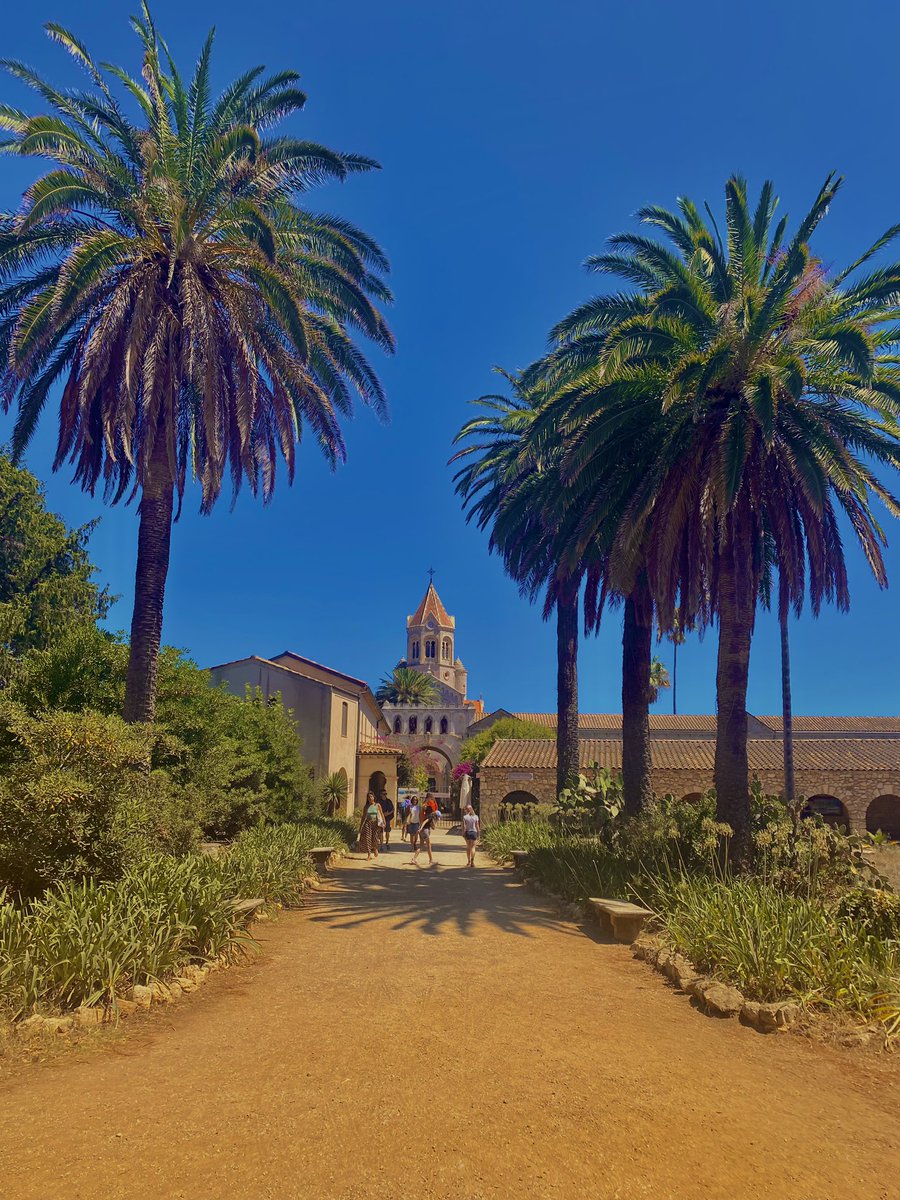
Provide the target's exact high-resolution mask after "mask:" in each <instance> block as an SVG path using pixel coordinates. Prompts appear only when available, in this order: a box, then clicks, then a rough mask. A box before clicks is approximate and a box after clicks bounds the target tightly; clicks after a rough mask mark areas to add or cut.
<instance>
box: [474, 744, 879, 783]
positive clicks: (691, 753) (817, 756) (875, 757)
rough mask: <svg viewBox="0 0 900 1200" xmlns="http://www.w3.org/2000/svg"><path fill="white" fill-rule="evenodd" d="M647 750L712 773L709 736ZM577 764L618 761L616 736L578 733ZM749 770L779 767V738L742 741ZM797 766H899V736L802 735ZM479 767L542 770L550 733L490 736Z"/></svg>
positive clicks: (660, 761)
mask: <svg viewBox="0 0 900 1200" xmlns="http://www.w3.org/2000/svg"><path fill="white" fill-rule="evenodd" d="M650 753H651V756H652V760H653V766H654V767H655V768H656V769H657V770H692V771H706V772H709V773H710V774H712V771H713V767H714V763H715V754H716V743H715V742H714V741H713V740H712V739H709V738H690V739H688V738H658V739H654V741H653V742H652V743H651V747H650ZM578 758H579V762H580V765H581V766H582V767H586V766H589V765H590V764H591V763H594V762H598V763H600V765H601V766H602V767H611V768H613V769H619V768H621V766H622V743H621V741H620V740H619V739H618V738H596V739H593V738H582V739H581V740H580V741H579V743H578ZM747 758H748V759H749V764H750V770H751V771H767V770H768V771H780V770H782V769H783V768H784V756H783V753H782V748H781V743H780V742H778V741H774V740H756V739H751V740H749V741H748V742H747ZM794 762H795V766H796V769H797V770H798V771H897V770H900V738H883V739H875V738H868V739H860V738H857V739H854V738H845V739H841V740H840V741H837V742H827V741H806V742H796V743H795V744H794ZM485 767H501V768H507V769H508V768H522V767H524V768H526V769H531V770H546V769H550V768H553V769H555V767H556V742H555V741H552V740H550V739H546V740H545V739H543V738H540V739H534V740H530V739H522V740H517V739H512V738H504V739H501V740H500V741H498V742H495V743H494V745H493V746H492V747H491V749H490V753H489V754H488V756H487V757H486V758H485V760H484V763H483V764H482V769H484V768H485Z"/></svg>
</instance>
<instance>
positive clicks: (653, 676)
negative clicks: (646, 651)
mask: <svg viewBox="0 0 900 1200" xmlns="http://www.w3.org/2000/svg"><path fill="white" fill-rule="evenodd" d="M671 686H672V681H671V680H670V679H669V672H668V671H667V670H666V668H665V667H664V666H663V662H662V659H661V658H658V657H657V656H656V655H655V654H654V656H653V659H652V661H651V663H650V703H651V704H655V703H656V701H657V700H658V699H659V693H660V692H661V691H662V690H663V688H667V687H671Z"/></svg>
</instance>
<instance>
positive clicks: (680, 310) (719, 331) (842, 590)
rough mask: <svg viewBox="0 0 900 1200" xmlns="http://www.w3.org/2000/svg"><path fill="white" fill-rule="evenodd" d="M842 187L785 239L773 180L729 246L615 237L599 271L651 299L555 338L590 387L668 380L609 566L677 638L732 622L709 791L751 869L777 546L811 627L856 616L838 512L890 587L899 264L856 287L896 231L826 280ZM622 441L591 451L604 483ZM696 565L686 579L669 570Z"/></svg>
mask: <svg viewBox="0 0 900 1200" xmlns="http://www.w3.org/2000/svg"><path fill="white" fill-rule="evenodd" d="M839 184H840V180H839V179H836V178H835V177H833V176H829V178H828V179H827V180H826V182H825V185H824V186H823V188H822V189H821V191H820V193H819V195H818V196H817V198H816V200H815V202H814V204H813V205H812V208H811V209H810V211H809V212H808V213H807V214H806V216H805V217H804V218H803V220H802V221H801V222H800V224H799V226H798V227H797V229H796V232H795V233H794V234H793V236H791V237H790V238H789V239H786V237H785V234H786V230H787V218H783V219H782V220H781V221H780V222H779V223H778V225H777V227H776V228H775V229H774V232H773V230H772V222H773V220H774V214H775V209H776V205H777V198H776V197H775V195H774V191H773V188H772V185H771V184H770V183H766V184H765V185H764V186H763V188H762V191H761V194H760V198H759V202H758V204H757V205H756V207H755V209H754V210H753V211H752V212H751V209H750V207H749V205H748V200H747V189H746V184H745V183H744V181H743V180H741V179H739V178H732V179H730V180H729V181H728V183H727V185H726V189H725V215H726V235H725V239H723V238H722V237H721V236H720V234H719V231H718V229H717V227H716V224H715V220H714V218H713V217H712V214H711V212H709V210H708V209H707V212H708V213H709V223H708V224H707V222H706V221H705V220H704V219H703V218H702V217H701V215H700V212H699V210H698V209H697V207H696V206H695V205H694V204H693V203H691V202H690V201H689V200H681V201H679V206H678V207H679V211H678V212H677V213H672V212H668V211H667V210H665V209H662V208H658V207H649V208H645V209H642V210H641V212H640V213H639V216H640V218H641V220H642V221H643V222H644V223H645V224H649V225H651V226H653V227H655V228H657V229H661V230H662V231H663V232H664V234H665V235H666V236H667V238H668V240H669V242H671V244H672V245H671V246H669V245H666V244H664V243H663V242H661V241H659V240H656V239H654V238H652V237H649V236H646V235H643V234H633V233H626V234H620V235H618V236H616V237H614V238H612V239H611V241H610V251H609V252H608V253H605V254H601V255H599V256H597V257H596V258H594V259H592V260H590V262H591V265H592V267H593V268H594V269H596V270H598V271H601V272H603V273H604V274H605V275H607V276H611V277H618V278H624V279H625V280H627V281H629V282H630V283H631V284H633V285H636V286H637V291H636V292H635V293H618V294H613V295H608V296H601V297H598V298H597V299H596V300H594V301H591V302H589V303H588V304H586V305H583V306H582V308H581V309H580V310H577V311H576V313H575V314H573V316H572V317H571V318H569V320H568V321H567V323H566V324H565V327H564V328H562V329H561V330H560V331H559V337H560V340H561V341H562V343H563V349H564V351H565V354H566V355H568V357H569V360H570V361H577V360H578V359H579V356H580V358H581V359H583V360H584V361H586V362H587V361H589V362H590V368H591V371H592V372H593V375H594V378H595V379H597V378H599V379H605V380H607V381H609V380H611V379H614V378H616V377H617V376H618V375H619V374H620V373H625V374H626V375H627V374H628V373H634V372H636V371H638V370H640V371H642V372H644V373H645V374H646V375H648V376H649V375H652V374H653V373H654V372H656V373H658V374H659V376H660V377H661V380H662V386H661V387H660V389H659V390H658V391H656V393H655V394H654V392H653V389H650V388H648V389H647V394H646V395H645V397H644V398H643V399H640V398H638V399H636V407H637V408H638V409H639V410H643V412H644V413H645V414H646V419H647V421H648V423H652V424H654V425H655V427H656V428H657V435H658V442H657V454H656V457H655V466H654V468H653V469H651V470H650V471H648V472H647V473H646V475H645V476H644V477H643V478H642V479H641V480H640V483H639V486H638V487H637V488H636V489H635V492H634V494H633V496H632V499H631V504H630V508H629V513H628V518H627V520H626V521H624V522H623V524H622V529H621V534H620V537H619V539H618V544H617V546H616V553H615V556H616V557H619V558H620V559H621V561H624V562H625V563H626V564H627V563H628V562H629V561H631V562H632V564H633V562H634V560H635V557H636V556H638V557H639V560H640V561H641V562H643V563H644V564H645V565H646V568H647V571H648V574H649V577H650V584H651V590H652V592H653V595H654V599H655V602H656V605H657V608H658V610H659V617H660V620H661V622H662V624H663V626H664V627H668V626H671V624H672V621H673V618H674V616H675V614H676V612H678V613H679V615H680V616H681V617H682V618H683V619H685V620H692V619H695V618H696V617H698V616H699V617H700V618H702V615H703V607H704V603H706V602H708V603H710V604H711V605H712V606H713V610H714V611H715V613H716V615H717V617H718V623H719V654H718V666H717V675H716V693H717V706H718V718H717V737H716V758H715V784H716V790H717V796H718V815H719V819H720V820H722V821H725V822H727V823H728V824H729V825H731V827H732V829H733V831H734V836H733V839H732V851H733V853H734V854H735V855H736V856H737V857H741V856H743V855H745V854H746V853H747V852H748V850H749V815H750V798H749V783H748V764H747V713H746V694H747V679H748V670H749V659H750V644H751V638H752V633H753V625H754V618H755V609H756V603H757V597H758V595H759V587H760V579H761V575H762V572H763V563H764V557H765V554H764V546H765V541H766V538H767V537H771V539H772V545H773V547H774V552H775V555H776V562H777V566H778V570H779V573H780V577H781V579H782V581H783V586H784V588H785V593H786V596H787V598H788V601H789V602H790V603H797V602H798V601H799V599H800V598H802V595H803V590H804V588H805V586H806V583H807V577H808V585H809V594H810V600H811V603H812V607H813V611H814V612H815V611H818V607H819V605H820V604H821V602H822V601H823V600H834V601H836V602H837V604H838V605H839V606H840V607H842V608H846V607H847V605H848V603H849V590H848V582H847V572H846V564H845V560H844V552H843V546H842V543H841V536H840V526H839V523H838V514H839V513H843V514H844V515H845V517H846V518H847V519H848V520H849V524H850V526H851V528H852V529H853V532H854V534H855V536H856V537H857V539H858V541H859V543H860V545H861V546H862V549H863V552H864V553H865V555H866V558H867V560H868V562H869V564H870V566H871V568H872V570H873V572H874V575H875V578H876V579H877V581H878V582H879V584H881V585H882V586H883V585H884V584H885V582H886V579H885V572H884V563H883V559H882V554H881V546H882V545H883V542H884V535H883V532H882V530H881V528H880V526H879V524H878V522H877V520H876V518H875V515H874V513H873V511H872V501H873V499H874V498H877V499H878V500H880V501H881V502H883V503H884V505H885V507H886V508H887V510H888V511H889V512H890V513H892V514H894V515H896V514H897V513H898V511H900V510H898V503H897V501H896V500H895V498H894V496H893V495H892V494H891V492H890V491H889V490H888V488H887V487H886V486H885V485H884V484H883V483H882V482H881V481H880V480H879V478H878V477H877V475H876V473H875V469H874V468H875V467H877V466H878V465H887V466H891V467H896V466H897V464H898V461H900V438H898V426H897V423H896V420H895V417H894V414H895V413H896V411H897V409H898V403H900V379H898V366H897V359H896V358H895V344H896V341H897V334H896V320H897V316H898V305H900V265H897V264H889V265H887V266H883V267H879V268H876V269H874V270H871V269H870V270H867V272H866V273H864V274H863V275H862V276H861V277H859V276H858V275H857V274H856V273H857V272H858V271H859V269H860V268H861V267H863V266H864V264H866V263H867V262H868V261H869V260H870V259H871V257H872V255H873V254H875V253H876V252H877V251H878V250H879V249H881V248H882V247H883V246H885V245H886V244H887V243H888V241H890V240H891V238H893V237H894V236H895V235H896V233H897V232H898V228H897V227H895V228H893V229H891V230H889V231H888V232H887V233H886V234H885V235H884V236H883V237H882V238H880V239H879V240H878V242H876V243H875V245H874V246H873V247H872V248H870V249H869V250H868V251H867V252H866V253H865V254H863V255H862V256H861V257H860V258H859V259H857V260H856V261H855V262H854V263H852V264H851V265H850V266H849V267H848V268H847V269H846V270H844V271H842V272H840V273H837V274H834V275H832V274H830V273H829V272H827V271H826V270H825V269H824V268H823V267H822V265H821V263H819V262H817V261H816V260H814V259H813V258H812V256H811V253H810V250H809V241H810V238H811V237H812V235H813V233H814V231H815V229H816V227H817V226H818V224H819V223H820V221H821V220H822V218H823V217H824V216H825V214H826V212H827V209H828V206H829V204H830V202H831V201H832V199H833V198H834V196H835V194H836V192H837V190H838V187H839ZM610 444H611V443H610V439H609V438H608V437H607V438H604V437H602V436H598V437H597V438H596V439H595V444H594V446H593V447H592V455H593V458H594V460H595V469H599V465H600V464H602V462H603V461H609V452H610ZM604 456H606V458H605V459H604ZM683 563H687V564H688V567H689V570H688V571H687V572H686V573H685V572H684V571H680V570H678V569H673V567H677V566H678V565H679V564H683ZM632 569H633V566H632ZM704 597H706V600H704Z"/></svg>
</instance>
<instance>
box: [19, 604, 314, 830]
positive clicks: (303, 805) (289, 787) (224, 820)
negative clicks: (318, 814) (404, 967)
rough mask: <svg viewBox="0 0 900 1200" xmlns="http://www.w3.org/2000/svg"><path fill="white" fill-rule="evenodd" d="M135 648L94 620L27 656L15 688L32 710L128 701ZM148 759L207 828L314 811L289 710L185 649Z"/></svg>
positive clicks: (175, 661)
mask: <svg viewBox="0 0 900 1200" xmlns="http://www.w3.org/2000/svg"><path fill="white" fill-rule="evenodd" d="M127 664H128V647H127V646H126V645H124V644H123V643H122V642H121V641H120V640H118V639H116V638H113V637H111V636H109V635H108V634H105V633H104V632H102V631H101V630H99V629H96V628H89V627H84V628H78V629H74V630H70V631H68V632H67V633H66V634H64V635H63V636H61V637H60V638H59V639H58V640H57V641H56V642H55V643H54V644H53V645H52V646H49V647H48V648H46V649H44V650H40V651H33V652H32V653H31V654H29V655H27V656H26V658H25V659H24V660H23V662H22V667H21V670H20V671H19V673H18V676H17V678H16V680H15V682H14V685H13V687H12V688H11V689H10V694H11V696H12V697H13V698H14V699H15V700H17V701H18V702H19V703H20V704H21V705H22V706H23V707H25V708H26V709H27V710H28V711H29V712H31V713H40V712H44V711H48V710H51V709H68V710H71V711H75V712H78V711H82V710H86V709H96V710H98V711H99V712H100V713H103V714H105V715H108V716H111V715H113V714H115V713H117V712H118V711H119V710H120V708H121V703H122V697H123V695H124V691H125V672H126V669H127ZM156 716H157V720H156V722H155V723H154V726H153V737H152V738H151V739H150V743H149V744H150V758H149V761H150V764H151V766H152V767H153V768H154V769H155V770H157V771H164V772H165V774H166V776H167V777H168V778H169V780H170V781H171V787H172V789H173V790H175V791H176V792H178V793H179V794H180V795H181V796H182V797H183V801H184V804H185V805H186V806H187V807H189V808H190V809H192V810H193V812H194V813H195V814H196V822H197V823H198V824H199V825H200V826H201V827H202V828H203V830H204V832H206V833H207V834H210V835H213V836H217V837H233V836H234V835H235V834H236V833H238V832H239V831H240V830H241V829H244V828H247V827H248V826H249V825H253V824H255V823H256V822H257V821H258V820H260V819H264V820H267V821H286V820H295V819H297V818H298V817H301V816H304V815H309V814H310V813H312V812H314V811H316V808H317V801H316V797H315V791H314V788H313V785H312V780H311V777H310V771H309V768H308V767H307V766H306V764H305V763H304V762H303V760H302V758H301V745H300V740H299V737H298V734H297V731H296V727H295V726H294V724H293V721H292V720H291V717H290V715H289V714H288V713H287V712H286V711H285V709H284V708H283V706H282V705H281V704H280V703H268V704H267V703H266V702H265V701H264V700H263V699H262V697H261V696H260V695H258V694H255V695H253V694H251V695H248V696H247V697H245V699H244V700H240V699H239V698H237V697H235V696H233V695H231V694H230V693H228V692H226V691H225V690H224V688H216V687H213V686H212V685H211V684H210V680H209V675H208V674H207V672H206V671H203V670H201V669H200V668H199V667H198V666H196V664H195V663H193V662H191V660H190V659H188V658H187V657H186V656H185V655H184V654H183V653H182V652H181V651H179V650H175V649H173V648H172V647H165V648H164V649H163V650H162V652H161V654H160V659H159V675H158V692H157V709H156Z"/></svg>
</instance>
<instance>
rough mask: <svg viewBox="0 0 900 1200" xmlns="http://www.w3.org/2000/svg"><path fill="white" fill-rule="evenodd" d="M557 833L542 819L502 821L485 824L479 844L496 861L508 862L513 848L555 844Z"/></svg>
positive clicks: (524, 848) (534, 847)
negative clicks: (495, 823) (497, 823)
mask: <svg viewBox="0 0 900 1200" xmlns="http://www.w3.org/2000/svg"><path fill="white" fill-rule="evenodd" d="M559 836H560V835H559V834H558V833H557V831H556V830H555V829H554V828H553V826H552V825H550V823H549V822H548V821H546V820H544V821H540V820H538V821H504V822H502V823H501V824H499V825H486V826H485V827H484V829H483V830H482V831H481V845H482V847H483V848H484V849H485V850H486V851H487V852H488V854H490V856H491V858H494V859H496V860H497V862H508V861H509V860H510V859H511V857H512V851H513V850H534V849H537V847H539V846H555V845H556V844H557V842H558V841H559Z"/></svg>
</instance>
